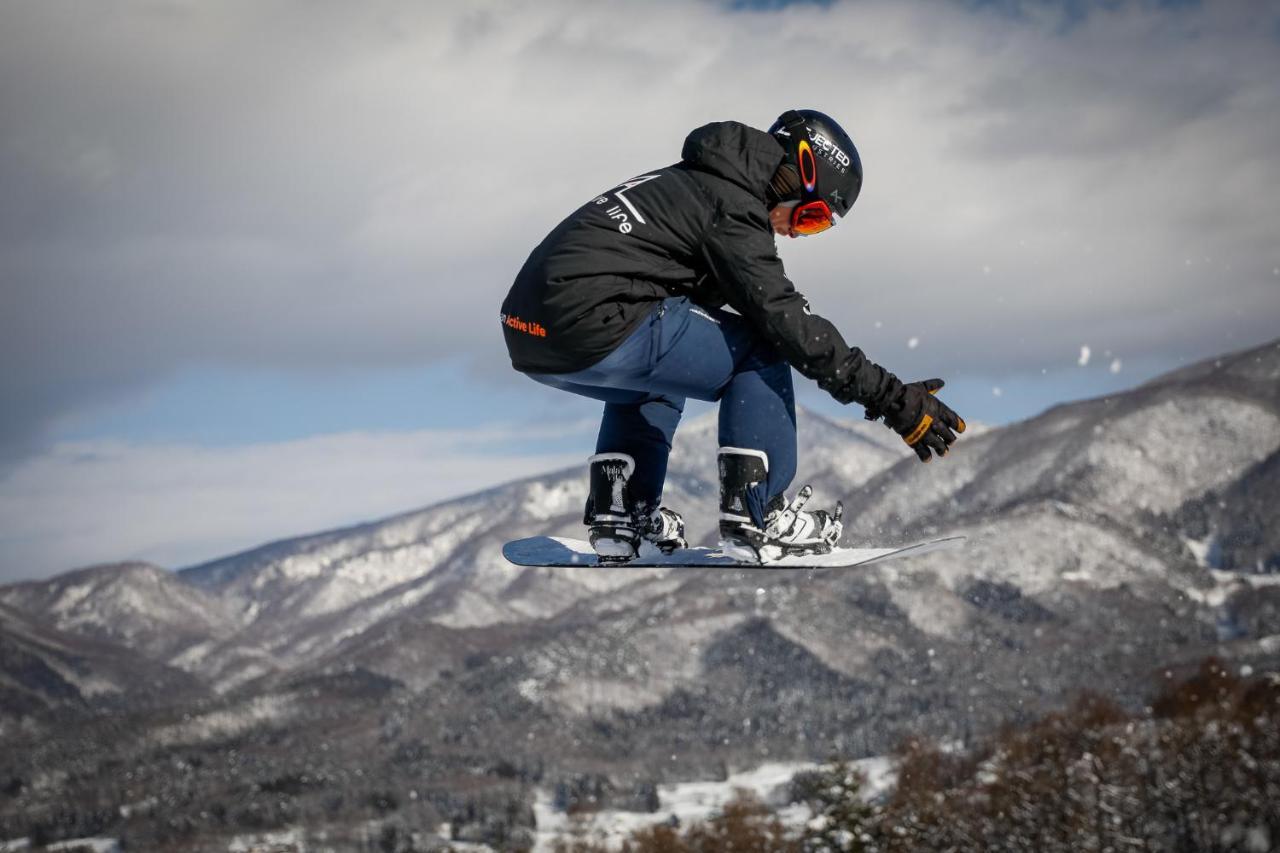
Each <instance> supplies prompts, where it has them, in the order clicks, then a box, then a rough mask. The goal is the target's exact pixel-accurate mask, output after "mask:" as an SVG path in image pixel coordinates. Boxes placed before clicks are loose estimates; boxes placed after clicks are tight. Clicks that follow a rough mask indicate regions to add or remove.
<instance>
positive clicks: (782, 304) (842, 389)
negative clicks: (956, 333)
mask: <svg viewBox="0 0 1280 853" xmlns="http://www.w3.org/2000/svg"><path fill="white" fill-rule="evenodd" d="M702 252H703V255H704V257H705V260H706V262H707V264H708V265H709V267H710V268H711V271H712V273H713V274H714V275H715V277H716V280H717V281H718V282H719V284H720V287H721V289H722V291H723V294H724V297H725V299H726V300H727V301H728V303H729V304H730V305H732V306H733V308H734V310H736V311H737V312H738V313H739V314H741V315H742V316H744V317H746V318H747V319H748V320H750V321H751V322H752V323H753V324H754V325H755V327H756V328H757V329H758V330H759V331H760V334H761V335H762V336H763V337H764V339H765V340H766V341H768V342H769V343H770V344H772V345H773V346H774V347H775V348H776V349H777V350H778V351H779V352H780V353H781V354H782V356H783V357H784V358H785V359H786V360H787V361H788V362H790V363H791V366H792V367H794V368H795V369H796V370H798V371H800V373H802V374H803V375H805V376H807V377H808V378H810V379H812V380H814V381H816V382H817V383H818V386H819V387H820V388H822V389H823V390H824V391H826V392H827V393H829V394H830V395H831V396H832V397H834V398H835V399H837V400H839V401H840V402H841V403H850V402H856V403H860V404H862V405H863V406H866V407H867V408H868V409H870V410H878V409H880V408H882V407H883V406H884V405H885V404H886V403H887V402H888V400H889V398H890V396H891V394H892V393H893V392H894V390H895V389H896V388H897V387H899V386H901V383H900V382H899V381H898V378H897V377H896V376H894V375H893V374H892V373H890V372H889V371H887V370H885V369H884V368H883V367H881V366H880V365H878V364H876V363H875V362H873V361H871V360H870V359H868V358H867V357H866V356H865V355H863V353H862V351H861V350H860V349H858V348H857V347H850V346H849V345H848V344H847V343H845V340H844V338H843V337H841V335H840V333H839V332H838V331H837V330H836V327H835V326H834V325H832V324H831V322H830V321H829V320H826V319H825V318H823V317H820V316H818V315H817V314H813V313H810V311H809V303H808V302H807V301H806V300H805V298H804V296H802V295H801V294H800V293H799V292H797V291H796V289H795V287H794V286H793V285H792V284H791V281H790V279H788V278H787V276H786V273H785V271H784V270H783V268H782V259H781V258H779V257H778V251H777V247H776V246H775V245H774V242H773V232H772V230H771V229H770V227H769V223H768V221H767V220H762V219H761V217H760V216H759V214H755V213H754V212H751V211H731V210H724V209H722V210H721V211H720V214H719V216H718V217H717V218H716V220H715V222H714V223H713V224H712V226H711V228H710V229H709V230H708V232H707V235H706V237H705V238H704V240H703V243H702ZM870 416H871V415H870V414H869V415H868V417H870Z"/></svg>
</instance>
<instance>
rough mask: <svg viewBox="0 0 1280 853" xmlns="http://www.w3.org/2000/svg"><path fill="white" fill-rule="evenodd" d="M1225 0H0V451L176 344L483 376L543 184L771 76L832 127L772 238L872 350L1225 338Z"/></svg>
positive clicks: (893, 352) (1030, 352) (1271, 261)
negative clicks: (824, 210)
mask: <svg viewBox="0 0 1280 853" xmlns="http://www.w3.org/2000/svg"><path fill="white" fill-rule="evenodd" d="M1260 17H1265V16H1264V15H1263V13H1262V12H1261V11H1259V10H1258V8H1257V7H1256V6H1254V4H1205V5H1204V6H1203V7H1200V8H1178V9H1161V8H1158V7H1157V6H1154V5H1150V4H1099V5H1098V6H1097V7H1091V8H1090V10H1089V12H1088V14H1085V15H1083V16H1081V17H1079V18H1077V19H1075V20H1073V21H1072V23H1071V26H1068V27H1064V26H1063V25H1062V21H1061V20H1060V16H1053V17H1051V18H1049V19H1046V20H1041V19H1039V18H1037V17H1035V16H1034V15H1020V16H1019V15H1006V14H999V13H996V12H993V11H991V10H981V9H979V10H975V9H973V8H970V6H969V4H955V5H942V4H936V3H925V2H887V0H885V2H867V3H857V4H853V3H837V4H833V5H831V6H830V7H822V6H809V5H801V6H797V7H792V8H787V9H781V10H768V11H742V10H733V9H730V8H728V7H727V6H725V5H721V4H713V3H683V2H658V3H648V4H628V3H623V2H620V0H618V2H612V0H606V2H599V3H577V2H569V0H562V1H561V2H546V3H538V4H523V3H516V2H514V0H510V2H508V0H487V2H479V3H465V4H458V3H448V4H446V3H429V4H421V3H408V2H403V3H402V2H374V3H370V4H360V5H343V4H337V5H332V4H330V5H325V6H321V7H317V6H315V5H313V4H302V3H296V2H282V3H273V4H270V5H263V4H258V3H249V2H228V3H217V4H202V3H188V2H177V0H173V1H172V2H150V0H149V1H148V2H141V0H139V2H121V3H118V4H113V5H112V6H110V7H95V8H93V9H86V8H85V7H84V6H83V5H82V4H76V3H71V2H68V0H48V1H47V2H41V3H26V4H21V3H17V4H6V5H5V7H4V9H3V10H2V11H0V101H3V103H4V104H5V116H6V119H5V122H4V124H3V127H2V128H0V188H3V190H4V198H5V201H4V203H3V204H2V205H0V288H3V309H4V310H3V311H2V312H0V363H3V364H4V369H3V372H2V373H0V411H3V415H2V416H0V459H2V458H5V457H7V458H8V459H9V461H10V463H11V464H12V463H13V462H14V461H15V460H17V459H20V458H21V457H22V456H23V455H24V454H30V453H32V452H36V451H38V449H39V448H40V446H41V441H42V438H43V437H44V436H45V435H47V434H48V430H49V428H50V427H51V426H53V425H56V424H58V423H60V422H61V421H62V420H63V419H65V418H66V417H68V416H69V415H72V414H74V413H76V412H79V411H83V410H85V409H86V408H90V407H93V406H96V405H99V404H100V403H102V402H103V401H109V400H115V399H120V398H121V397H123V396H126V395H129V394H132V393H137V392H138V391H140V390H141V389H145V388H147V387H150V386H152V385H154V384H155V383H158V382H161V381H163V380H164V379H165V378H166V377H168V376H170V375H172V373H173V372H175V371H179V370H182V369H184V368H189V367H192V366H215V367H229V368H240V367H247V368H250V369H254V368H259V367H261V368H270V369H276V370H294V371H324V370H327V369H332V368H333V367H337V366H340V367H343V368H357V369H368V370H378V369H381V368H383V367H387V366H394V367H404V366H419V365H422V364H426V363H430V362H434V361H437V360H439V359H442V358H444V357H453V356H462V357H463V358H465V359H468V360H469V361H470V362H471V363H472V365H473V369H474V375H475V376H476V377H477V381H484V382H490V383H497V382H500V381H503V380H504V378H506V377H508V374H509V370H508V369H507V367H506V355H505V352H504V350H503V347H502V343H501V338H500V335H499V332H498V327H497V324H496V322H495V320H496V312H497V306H498V304H499V303H500V301H501V298H502V296H503V295H504V293H505V290H506V288H507V286H508V284H509V282H510V281H511V279H512V277H513V276H514V274H515V271H516V270H517V269H518V268H519V265H520V264H521V262H522V261H523V259H524V257H525V256H526V255H527V253H528V252H529V251H530V250H531V249H532V247H533V246H534V245H535V244H536V243H537V242H538V241H539V240H540V239H541V238H542V236H543V235H544V234H545V233H546V231H547V230H549V229H550V228H551V227H552V226H553V225H554V224H555V223H556V222H557V221H558V219H559V218H560V217H561V216H563V215H564V214H565V213H567V212H568V211H570V210H572V209H573V208H574V207H576V206H577V205H578V204H579V203H581V202H582V201H584V200H585V199H588V198H590V197H591V196H592V195H593V194H594V193H596V192H598V191H600V190H601V189H602V188H605V187H609V186H613V185H615V184H616V183H617V182H618V181H619V180H621V179H623V178H625V177H627V176H630V175H632V174H636V173H638V172H640V171H643V170H645V169H648V168H651V167H653V166H655V165H660V164H664V163H669V162H672V161H674V160H675V159H676V158H677V156H678V152H679V149H680V143H681V140H682V139H683V136H684V135H685V133H687V131H688V130H689V129H691V128H692V127H695V126H697V125H699V124H702V123H704V122H706V121H709V120H714V119H723V118H738V119H741V120H743V121H746V122H748V123H753V124H755V125H757V126H764V125H766V124H767V123H768V122H770V121H771V120H772V119H773V118H774V117H775V116H776V115H777V114H778V113H779V112H780V111H781V110H782V109H784V108H786V107H790V106H815V107H818V108H821V109H823V110H824V111H826V112H828V113H831V114H832V115H835V116H837V117H839V118H840V119H841V120H842V121H844V122H845V124H846V125H847V127H848V129H849V130H850V132H851V133H852V135H853V137H854V139H855V140H856V141H857V142H858V145H859V147H860V149H861V151H862V155H863V159H864V162H865V163H866V167H867V183H866V189H865V191H864V193H863V195H862V197H861V199H860V200H859V204H858V206H857V207H856V208H855V209H854V211H853V213H852V215H851V217H850V218H849V221H848V222H847V223H842V224H841V227H839V228H837V229H836V230H835V231H833V232H831V234H829V235H824V237H823V238H821V239H816V240H805V241H791V242H787V243H785V244H784V245H783V246H782V247H781V250H782V252H783V255H784V259H785V260H786V262H787V266H788V270H789V271H790V273H791V274H792V276H793V278H794V279H795V280H796V282H797V284H798V285H799V286H800V288H801V289H802V290H803V291H804V292H805V293H806V294H807V295H808V296H809V297H810V300H811V302H812V304H813V306H814V308H815V310H817V311H819V312H820V313H824V314H826V315H828V316H830V317H831V318H832V319H833V320H835V321H836V322H837V323H838V325H840V326H841V327H842V328H843V329H844V330H845V331H846V336H847V337H849V338H850V339H851V341H853V342H854V343H856V344H859V345H861V346H863V347H864V348H865V349H867V350H868V352H869V353H870V354H871V355H872V356H873V357H875V358H877V359H879V360H881V361H883V362H885V363H887V364H888V365H889V366H890V367H891V368H893V369H895V370H896V371H897V372H899V373H903V374H911V375H936V374H938V373H940V372H942V371H943V369H944V368H945V369H946V370H949V371H951V372H952V373H953V374H955V373H959V374H983V375H987V376H991V377H998V376H1000V375H1004V374H1016V373H1019V372H1020V371H1023V370H1030V369H1036V370H1038V368H1039V366H1040V365H1043V364H1052V363H1056V362H1057V361H1059V360H1061V358H1062V356H1061V353H1063V352H1070V351H1072V350H1073V349H1074V347H1076V346H1078V341H1079V340H1080V339H1081V335H1082V334H1083V333H1084V331H1086V330H1087V332H1088V335H1089V339H1090V340H1092V341H1094V342H1096V344H1097V345H1098V346H1099V348H1103V347H1111V348H1113V349H1117V350H1119V349H1120V348H1121V347H1120V344H1121V343H1123V344H1124V346H1123V349H1124V351H1125V353H1126V355H1127V357H1130V358H1135V359H1146V360H1152V359H1154V360H1159V359H1162V358H1163V359H1166V360H1169V361H1170V362H1173V361H1176V360H1177V359H1178V358H1180V357H1185V356H1198V355H1204V354H1207V353H1210V352H1214V351H1220V350H1224V349H1228V348H1231V347H1233V346H1240V345H1244V344H1248V343H1253V342H1256V341H1257V340H1261V339H1263V338H1265V337H1268V336H1269V335H1271V334H1272V333H1273V330H1274V326H1275V319H1276V317H1277V316H1280V288H1277V284H1276V279H1275V277H1274V276H1272V275H1271V274H1270V272H1271V270H1272V269H1273V268H1274V267H1275V266H1276V262H1277V256H1276V249H1275V234H1276V233H1280V199H1278V198H1277V196H1276V195H1275V194H1274V193H1272V192H1269V191H1268V189H1267V188H1269V187H1274V186H1276V185H1277V182H1278V179H1280V155H1277V153H1276V151H1275V149H1274V145H1273V144H1272V140H1274V139H1277V138H1280V88H1277V87H1276V86H1275V85H1274V83H1275V80H1276V79H1280V52H1277V51H1276V50H1275V41H1274V35H1273V33H1272V31H1271V24H1272V22H1271V21H1269V20H1268V21H1260V20H1259V18H1260ZM938 33H945V34H946V37H945V38H941V39H940V38H937V34H938ZM798 74H799V75H800V76H801V77H802V82H803V87H802V88H801V87H800V86H799V85H798V82H801V81H800V80H798V76H797V75H798ZM799 91H803V92H804V98H803V100H804V103H793V101H794V99H795V98H796V97H797V92H799ZM1188 258H1190V259H1192V261H1193V262H1192V263H1190V264H1186V263H1184V261H1186V260H1187V259H1188ZM984 270H989V271H986V272H984ZM873 320H881V321H882V322H883V326H882V327H879V328H877V327H873V325H872V321H873ZM911 338H918V340H919V341H920V342H921V343H920V345H919V346H918V347H916V348H910V349H909V348H908V347H907V346H906V345H905V343H904V342H905V341H907V340H908V339H911Z"/></svg>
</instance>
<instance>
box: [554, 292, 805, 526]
mask: <svg viewBox="0 0 1280 853" xmlns="http://www.w3.org/2000/svg"><path fill="white" fill-rule="evenodd" d="M529 376H530V377H531V378H532V379H535V380H537V381H538V382H541V383H543V384H545V385H550V386H551V387H553V388H559V389H562V390H564V391H570V392H572V393H574V394H578V395H581V396H583V397H590V398H591V399H594V400H601V401H603V402H604V404H605V406H604V418H603V420H602V421H601V423H600V434H599V437H598V438H597V440H596V452H597V453H611V452H612V453H617V452H621V453H626V454H629V455H630V456H631V457H632V458H634V459H635V461H636V470H635V473H634V475H633V476H632V479H631V488H632V494H633V495H634V497H635V498H636V501H637V502H638V503H647V504H651V505H653V506H657V505H658V503H659V502H660V501H661V499H662V486H663V483H664V481H665V480H666V476H667V458H668V456H669V455H670V453H671V440H672V438H673V437H674V436H675V432H676V427H677V426H678V425H679V423H680V415H681V413H682V412H683V411H684V402H685V399H686V398H688V397H692V398H694V399H695V400H708V401H717V400H718V401H719V403H720V424H719V426H720V446H721V447H742V448H750V449H752V450H763V451H764V452H765V453H767V454H768V456H769V477H768V480H767V482H765V483H762V484H760V486H758V487H757V489H756V490H755V493H753V494H751V495H750V496H749V497H750V498H751V499H750V500H749V503H750V504H751V507H750V508H751V514H752V515H753V516H755V517H756V521H757V523H760V522H761V520H762V517H763V515H764V507H765V506H766V505H767V504H768V501H769V500H770V499H771V498H773V497H774V496H776V495H780V494H782V492H783V491H784V490H785V489H786V488H787V486H788V485H790V483H791V480H792V478H794V477H795V473H796V404H795V390H794V388H793V387H792V384H791V365H790V364H788V363H787V362H786V360H784V359H783V358H782V356H781V355H779V354H778V353H777V351H776V350H775V349H774V348H773V347H772V346H771V345H770V344H768V343H766V342H765V341H764V340H763V339H762V338H761V337H760V335H759V334H758V333H757V332H756V330H755V328H754V327H752V325H751V323H750V322H749V321H747V320H746V319H745V318H743V317H741V316H739V315H737V314H731V313H729V312H727V311H720V310H717V309H708V308H702V307H700V306H698V305H694V304H693V303H692V302H690V301H689V299H688V298H686V297H671V298H669V299H665V300H663V301H662V302H661V303H660V304H659V305H658V306H657V307H656V308H655V309H654V310H653V313H651V314H650V315H649V317H648V318H647V319H645V320H643V321H642V322H641V323H640V325H639V326H638V327H637V328H636V330H635V331H634V332H632V333H631V335H630V336H629V337H628V338H627V339H626V340H624V341H623V342H622V343H621V344H619V345H618V348H617V349H615V350H614V351H613V352H611V353H610V354H609V355H607V356H605V357H604V359H602V360H601V361H599V362H597V363H596V364H594V365H592V366H591V367H588V368H587V369H586V370H581V371H578V372H576V373H557V374H548V373H542V374H533V373H531V374H529Z"/></svg>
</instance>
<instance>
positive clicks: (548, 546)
mask: <svg viewBox="0 0 1280 853" xmlns="http://www.w3.org/2000/svg"><path fill="white" fill-rule="evenodd" d="M963 542H964V537H963V536H948V537H944V538H941V539H930V540H928V541H925V542H917V543H915V544H914V545H906V546H903V547H900V548H834V549H832V550H831V551H830V552H828V553H826V554H796V555H793V556H789V557H782V558H781V559H779V560H775V561H772V562H768V563H751V562H744V561H742V560H735V559H733V558H732V557H729V556H728V555H726V554H724V553H722V552H721V551H720V549H718V548H681V549H678V550H676V551H673V552H671V553H670V554H663V553H661V552H658V551H656V550H655V551H654V552H653V553H652V554H645V553H642V554H641V555H640V556H639V557H637V558H636V559H634V560H631V561H628V562H626V563H616V562H601V561H600V560H599V558H598V557H597V556H596V553H595V551H594V550H592V548H591V543H589V542H587V541H585V540H583V539H569V538H564V537H560V536H533V537H530V538H528V539H517V540H515V541H514V542H508V543H507V544H505V545H503V546H502V556H503V557H505V558H506V559H507V561H508V562H511V563H514V564H515V565H517V566H529V567H533V566H540V567H546V568H584V567H599V568H609V569H655V568H656V569H847V568H852V567H853V566H866V565H869V564H871V563H877V562H881V561H884V560H891V559H897V558H899V557H912V556H915V555H917V554H928V553H930V552H933V551H943V550H948V549H951V548H958V547H959V546H960V545H961V543H963Z"/></svg>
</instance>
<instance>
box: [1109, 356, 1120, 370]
mask: <svg viewBox="0 0 1280 853" xmlns="http://www.w3.org/2000/svg"><path fill="white" fill-rule="evenodd" d="M1111 372H1112V373H1119V372H1120V359H1118V358H1114V359H1112V360H1111Z"/></svg>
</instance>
